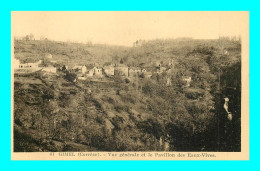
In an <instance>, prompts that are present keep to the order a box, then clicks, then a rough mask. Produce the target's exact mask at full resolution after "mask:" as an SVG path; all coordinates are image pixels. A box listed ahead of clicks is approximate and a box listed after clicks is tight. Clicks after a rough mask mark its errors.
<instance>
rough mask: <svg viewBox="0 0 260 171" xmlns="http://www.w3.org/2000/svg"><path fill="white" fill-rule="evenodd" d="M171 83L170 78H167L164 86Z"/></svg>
mask: <svg viewBox="0 0 260 171" xmlns="http://www.w3.org/2000/svg"><path fill="white" fill-rule="evenodd" d="M171 85H172V80H171V78H169V77H168V78H167V80H166V86H171Z"/></svg>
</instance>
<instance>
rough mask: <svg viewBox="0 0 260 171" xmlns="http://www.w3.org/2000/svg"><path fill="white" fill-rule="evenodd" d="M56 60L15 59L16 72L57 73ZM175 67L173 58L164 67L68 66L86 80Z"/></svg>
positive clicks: (148, 75) (148, 73)
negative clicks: (31, 61)
mask: <svg viewBox="0 0 260 171" xmlns="http://www.w3.org/2000/svg"><path fill="white" fill-rule="evenodd" d="M46 58H48V59H49V61H52V55H51V54H48V55H46ZM54 63H55V61H52V62H51V64H50V65H46V64H43V61H42V60H39V61H38V62H35V63H21V62H20V60H18V59H14V60H13V67H14V72H15V74H16V75H17V74H18V75H23V74H28V73H33V72H36V71H43V72H44V73H47V74H56V72H57V68H56V67H54V66H53V65H52V64H54ZM173 68H174V62H173V60H170V62H169V64H168V67H167V68H166V67H164V66H162V65H161V63H160V62H158V63H156V65H155V66H154V67H128V66H127V65H124V64H110V65H106V66H102V67H101V66H97V65H75V66H73V67H71V68H69V67H68V66H67V67H66V69H67V70H74V71H75V72H76V73H77V78H78V79H79V80H86V79H87V78H89V77H104V76H108V77H111V76H114V75H118V76H123V77H139V76H141V77H142V78H151V77H152V75H153V74H161V73H163V72H167V73H170V72H171V70H172V69H173ZM183 81H186V83H187V85H186V87H190V83H191V81H192V80H191V77H184V78H183ZM166 85H167V86H170V85H171V79H170V78H168V79H167V81H166Z"/></svg>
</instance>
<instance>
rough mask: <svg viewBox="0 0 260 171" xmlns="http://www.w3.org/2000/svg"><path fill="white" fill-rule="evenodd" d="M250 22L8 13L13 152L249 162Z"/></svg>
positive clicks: (235, 14) (219, 16)
mask: <svg viewBox="0 0 260 171" xmlns="http://www.w3.org/2000/svg"><path fill="white" fill-rule="evenodd" d="M248 20H249V13H248V12H246V11H232V12H228V11H221V12H220V11H219V12H218V11H214V12H210V11H203V12H199V11H197V12H189V11H178V12H176V11H81V12H79V11H62V12H61V11H12V13H11V49H12V59H11V65H12V67H11V69H12V71H11V77H12V85H11V88H12V95H11V96H12V97H11V100H12V102H11V103H12V118H11V129H12V131H11V135H12V141H11V142H12V152H11V153H12V158H13V159H21V158H23V159H33V158H34V157H35V158H39V159H40V158H41V157H39V156H45V157H44V158H45V159H48V160H52V159H55V157H57V158H58V159H62V157H64V156H65V157H69V158H66V159H73V157H74V158H75V159H78V158H80V157H81V158H80V159H83V160H84V158H82V157H86V156H87V157H88V158H87V159H91V157H93V159H97V160H98V159H102V160H104V159H110V160H111V159H113V157H115V159H120V157H121V159H131V158H130V157H133V159H140V160H146V159H155V160H156V159H160V160H162V159H166V158H167V160H175V159H176V158H177V157H179V158H180V157H181V155H183V156H182V157H183V158H180V159H186V158H188V160H196V159H205V160H207V157H209V158H210V160H214V159H218V160H219V159H223V160H226V159H236V157H237V158H239V159H242V158H243V159H244V158H246V159H248V156H249V94H248V93H249V43H248V39H249V32H248V27H249V21H248ZM148 153H149V154H148ZM149 155H150V156H149ZM15 156H16V157H15ZM33 156H34V157H33ZM37 156H38V157H37ZM242 156H243V157H242ZM52 157H53V158H52ZM127 157H128V158H127ZM138 157H139V158H138ZM196 157H197V158H196Z"/></svg>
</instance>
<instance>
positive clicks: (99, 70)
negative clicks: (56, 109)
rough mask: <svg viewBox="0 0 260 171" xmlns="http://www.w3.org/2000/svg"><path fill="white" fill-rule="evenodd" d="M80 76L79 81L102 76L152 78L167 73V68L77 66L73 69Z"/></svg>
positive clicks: (115, 65) (119, 65)
mask: <svg viewBox="0 0 260 171" xmlns="http://www.w3.org/2000/svg"><path fill="white" fill-rule="evenodd" d="M72 69H73V70H74V71H76V72H77V73H78V74H77V75H78V79H80V80H85V79H86V78H87V77H102V76H114V75H118V76H125V77H137V76H141V75H142V77H144V78H151V77H152V75H153V73H158V74H161V73H162V72H164V71H166V67H163V66H161V64H159V65H158V66H156V67H145V68H144V67H128V66H126V65H124V64H111V65H108V66H103V67H100V66H95V65H88V66H87V65H83V66H79V65H76V66H74V67H73V68H72Z"/></svg>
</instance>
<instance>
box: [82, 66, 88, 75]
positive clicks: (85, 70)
mask: <svg viewBox="0 0 260 171" xmlns="http://www.w3.org/2000/svg"><path fill="white" fill-rule="evenodd" d="M81 72H82V74H85V73H86V72H87V66H86V65H84V66H83V67H81Z"/></svg>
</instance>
